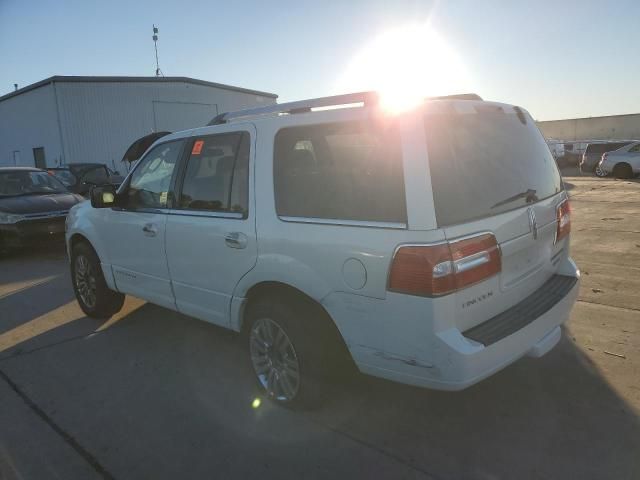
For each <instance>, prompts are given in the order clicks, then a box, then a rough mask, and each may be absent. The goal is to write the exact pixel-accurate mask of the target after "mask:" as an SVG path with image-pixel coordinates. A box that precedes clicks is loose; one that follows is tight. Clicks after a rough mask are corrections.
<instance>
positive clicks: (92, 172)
mask: <svg viewBox="0 0 640 480" xmlns="http://www.w3.org/2000/svg"><path fill="white" fill-rule="evenodd" d="M82 180H83V181H85V182H90V183H95V184H96V185H100V184H103V183H107V182H108V181H109V175H108V174H107V169H106V167H94V168H91V169H88V170H86V171H84V172H82Z"/></svg>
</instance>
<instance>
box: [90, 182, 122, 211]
mask: <svg viewBox="0 0 640 480" xmlns="http://www.w3.org/2000/svg"><path fill="white" fill-rule="evenodd" d="M89 195H90V197H91V206H92V207H93V208H111V207H113V206H114V205H115V204H116V187H115V186H114V185H101V186H99V187H93V188H92V189H91V192H90V194H89Z"/></svg>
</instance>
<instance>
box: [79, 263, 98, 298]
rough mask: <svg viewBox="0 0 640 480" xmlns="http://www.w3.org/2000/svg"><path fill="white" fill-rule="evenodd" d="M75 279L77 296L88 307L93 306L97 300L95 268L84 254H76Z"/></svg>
mask: <svg viewBox="0 0 640 480" xmlns="http://www.w3.org/2000/svg"><path fill="white" fill-rule="evenodd" d="M75 281H76V288H77V290H78V296H79V297H80V299H81V300H82V302H83V303H84V304H85V306H87V307H88V308H93V307H94V306H95V304H96V301H97V291H96V290H97V283H96V275H95V269H94V268H93V265H92V264H91V262H90V261H89V260H88V259H87V258H86V257H85V256H84V255H78V256H77V257H76V261H75Z"/></svg>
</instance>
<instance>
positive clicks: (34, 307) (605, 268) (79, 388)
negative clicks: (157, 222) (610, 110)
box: [0, 177, 640, 480]
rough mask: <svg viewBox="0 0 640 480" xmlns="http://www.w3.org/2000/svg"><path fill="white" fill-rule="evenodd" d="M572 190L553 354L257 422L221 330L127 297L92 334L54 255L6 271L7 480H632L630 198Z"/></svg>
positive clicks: (339, 394) (358, 383) (2, 409)
mask: <svg viewBox="0 0 640 480" xmlns="http://www.w3.org/2000/svg"><path fill="white" fill-rule="evenodd" d="M566 181H567V184H568V187H569V188H570V189H571V190H570V192H571V194H572V197H573V200H572V205H573V208H574V217H573V225H572V228H573V231H574V234H573V256H574V258H575V259H576V261H577V262H578V264H579V265H580V267H581V268H582V271H583V275H584V277H583V278H584V282H583V286H582V290H581V294H580V301H579V303H578V304H577V305H576V307H575V309H574V311H573V314H572V318H571V322H570V323H569V324H568V326H567V328H566V330H565V337H564V339H563V341H562V342H561V344H560V345H559V346H558V347H557V348H555V349H554V350H553V351H552V352H550V353H549V354H548V355H546V356H545V357H543V358H541V359H538V360H534V359H522V360H520V361H518V362H517V363H515V364H514V365H512V366H511V367H509V368H507V369H506V370H504V371H502V372H500V373H499V374H497V375H495V376H494V377H492V378H490V379H488V380H487V381H485V382H483V383H481V384H479V385H477V386H475V387H472V388H470V389H468V390H466V391H464V392H459V393H443V392H432V391H427V390H421V389H416V388H411V387H406V386H401V385H396V384H393V383H389V382H385V381H381V380H376V379H373V378H367V377H362V376H358V377H357V378H354V379H353V381H352V382H351V383H350V384H349V385H347V386H345V387H344V388H343V389H341V390H339V391H336V392H335V394H334V395H333V396H332V399H331V401H330V402H329V403H328V404H327V405H326V407H324V408H323V409H321V410H319V411H316V412H313V413H297V412H290V411H287V410H284V409H281V408H278V407H275V406H273V405H271V404H269V403H268V402H263V403H262V405H261V406H260V407H259V408H257V409H254V408H252V407H251V402H252V400H253V399H254V398H255V397H256V395H257V392H256V390H255V389H254V387H253V386H252V383H251V379H250V378H251V377H250V371H249V369H250V367H249V365H248V364H247V363H246V360H245V355H244V352H243V349H242V346H241V345H240V344H239V343H238V340H237V339H236V337H235V336H234V335H232V334H230V333H229V332H226V331H224V330H221V329H219V328H216V327H213V326H211V325H208V324H206V323H203V322H199V321H196V320H193V319H190V318H187V317H184V316H181V315H178V314H175V313H172V312H169V311H167V310H164V309H162V308H159V307H155V306H153V305H148V304H144V303H143V302H141V301H138V300H136V299H132V298H128V299H127V303H126V304H125V309H124V310H123V311H122V312H121V313H120V314H118V315H117V316H116V317H114V318H113V319H111V320H110V321H109V322H107V323H104V324H102V323H100V322H97V321H95V320H91V319H88V318H86V317H84V316H83V315H82V313H81V311H80V310H79V308H78V307H77V306H76V304H75V302H74V299H73V293H72V291H71V287H70V281H69V274H68V271H67V265H66V262H65V259H64V256H63V254H62V252H59V253H55V254H49V255H45V254H42V253H31V254H20V255H14V256H12V257H9V258H5V259H2V260H0V478H1V479H13V478H16V479H41V478H62V479H69V480H72V479H85V478H101V477H103V478H116V479H129V478H140V479H147V478H153V479H163V478H167V479H173V478H232V477H235V478H245V477H257V476H261V477H262V478H278V479H283V478H296V479H298V478H327V477H332V478H345V477H350V478H394V479H396V478H442V479H445V478H447V479H448V478H451V479H453V478H456V479H458V478H473V479H476V478H477V479H512V478H518V479H526V478H533V479H548V478H581V479H588V478H615V479H625V478H629V479H630V478H640V417H639V415H640V215H639V213H640V183H639V182H630V181H615V180H600V179H596V178H590V177H587V178H585V177H567V178H566ZM607 352H608V353H607Z"/></svg>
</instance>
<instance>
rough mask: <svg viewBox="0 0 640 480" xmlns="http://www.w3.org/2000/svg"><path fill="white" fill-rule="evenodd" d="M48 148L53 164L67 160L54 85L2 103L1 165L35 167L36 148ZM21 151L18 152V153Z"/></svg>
mask: <svg viewBox="0 0 640 480" xmlns="http://www.w3.org/2000/svg"><path fill="white" fill-rule="evenodd" d="M37 147H43V148H44V154H45V158H46V160H47V163H48V164H49V165H55V164H56V162H58V161H60V159H62V158H63V156H64V155H63V150H62V145H61V143H60V131H59V129H58V120H57V118H56V99H55V92H54V89H53V86H52V85H45V86H43V87H40V88H36V89H35V90H31V91H29V92H25V93H23V94H22V95H18V96H16V97H12V98H8V99H6V100H3V101H2V102H0V166H10V165H14V159H15V160H16V162H17V163H18V164H20V165H23V166H29V167H33V166H35V163H34V159H33V149H34V148H37ZM14 152H17V153H14Z"/></svg>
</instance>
